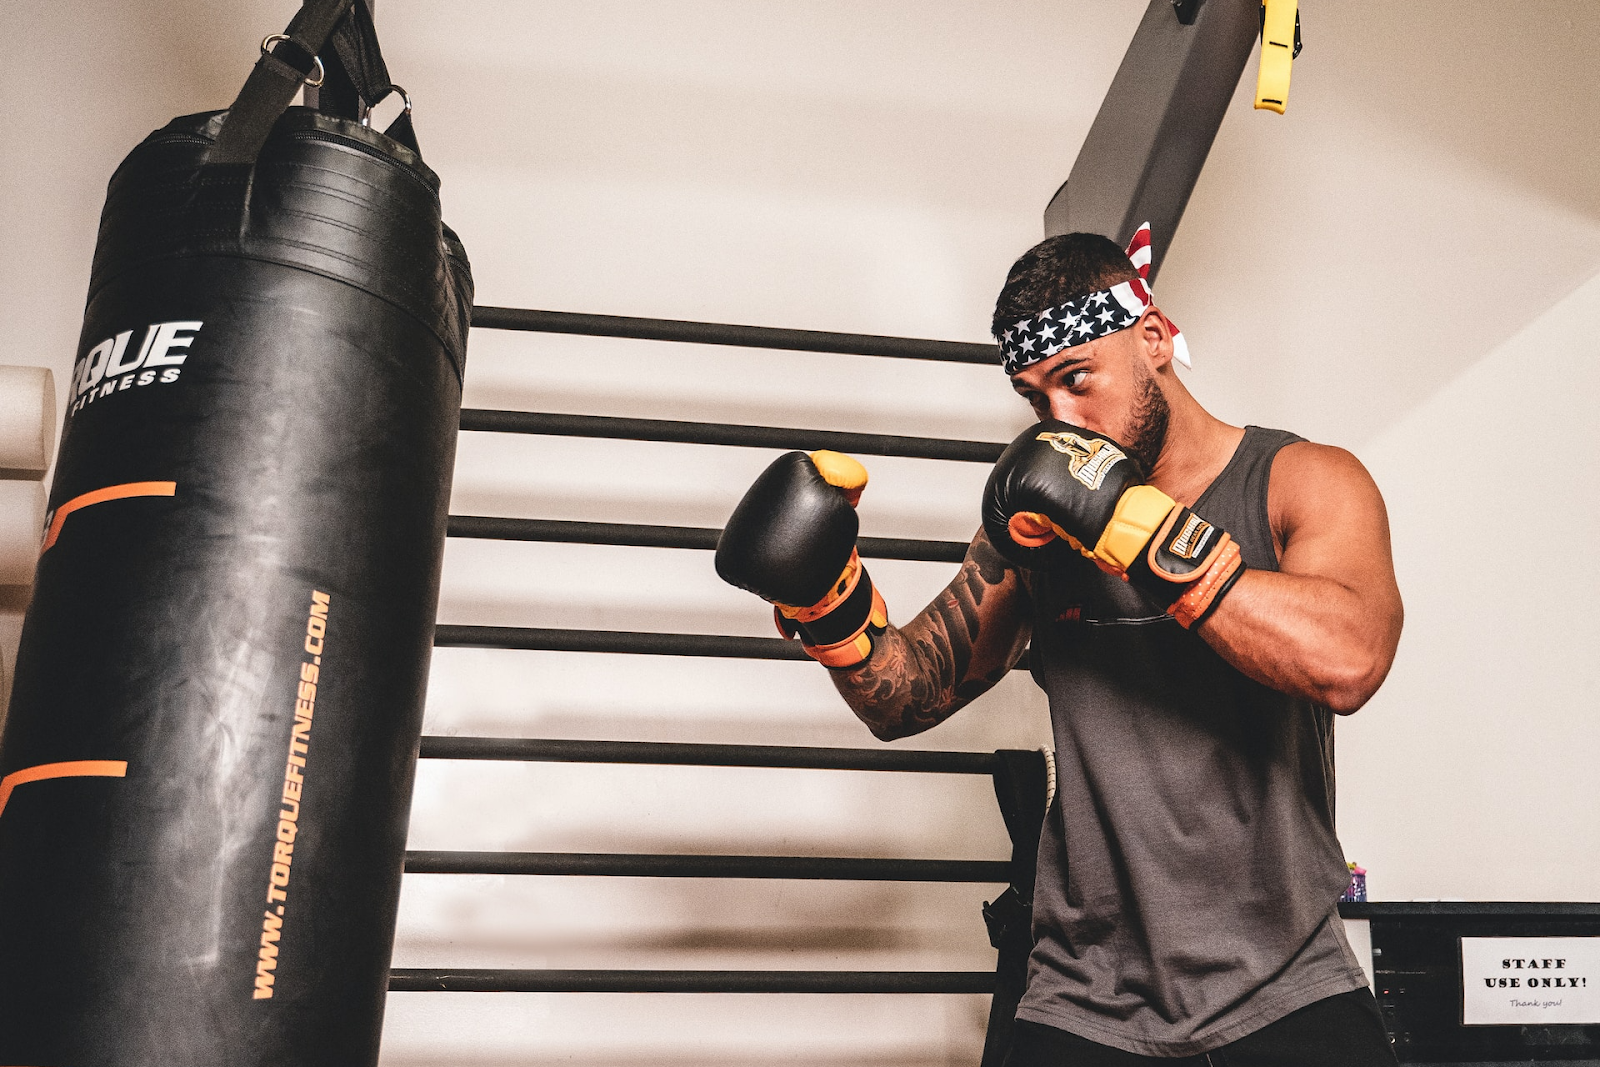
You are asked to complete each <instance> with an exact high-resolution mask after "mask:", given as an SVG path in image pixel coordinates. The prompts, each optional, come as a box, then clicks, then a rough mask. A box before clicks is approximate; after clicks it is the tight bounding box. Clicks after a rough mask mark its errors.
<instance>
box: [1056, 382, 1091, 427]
mask: <svg viewBox="0 0 1600 1067" xmlns="http://www.w3.org/2000/svg"><path fill="white" fill-rule="evenodd" d="M1045 404H1046V407H1047V408H1048V410H1049V412H1050V417H1051V418H1052V419H1055V420H1056V421H1057V422H1070V423H1071V424H1072V425H1074V426H1082V427H1083V428H1084V429H1086V430H1087V429H1091V428H1092V427H1089V426H1085V425H1084V421H1083V413H1082V412H1081V411H1079V410H1078V408H1079V405H1078V403H1077V400H1076V399H1075V398H1074V397H1073V396H1071V395H1070V394H1067V393H1059V392H1053V391H1052V392H1049V393H1046V394H1045Z"/></svg>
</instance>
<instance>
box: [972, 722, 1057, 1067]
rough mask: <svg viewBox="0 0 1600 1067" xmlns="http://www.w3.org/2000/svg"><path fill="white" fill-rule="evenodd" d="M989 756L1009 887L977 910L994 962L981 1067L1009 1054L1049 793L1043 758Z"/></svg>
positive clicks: (1012, 753)
mask: <svg viewBox="0 0 1600 1067" xmlns="http://www.w3.org/2000/svg"><path fill="white" fill-rule="evenodd" d="M995 756H996V758H997V759H998V760H999V765H998V766H997V767H996V769H995V772H994V795H995V799H996V800H998V801H999V802H1000V815H1001V817H1002V818H1004V819H1005V823H1006V833H1007V834H1009V835H1010V837H1011V884H1010V886H1008V887H1007V888H1006V891H1005V892H1004V893H1002V894H1000V896H999V897H997V898H995V900H994V901H993V902H992V903H988V904H985V905H984V906H983V921H984V923H985V924H986V925H987V926H988V927H989V943H990V944H991V945H993V946H994V947H995V948H996V949H997V950H998V952H999V956H998V959H997V961H996V964H995V982H994V1000H993V1001H991V1002H990V1006H989V1029H988V1032H987V1033H986V1034H985V1035H984V1039H983V1060H982V1064H981V1067H1000V1065H1001V1063H1003V1062H1004V1060H1005V1058H1006V1053H1007V1052H1009V1051H1010V1050H1011V1031H1012V1029H1013V1025H1014V1023H1015V1022H1016V1017H1017V1005H1018V1004H1020V1003H1021V1002H1022V992H1023V989H1024V988H1026V986H1027V984H1028V956H1029V954H1030V953H1032V951H1033V880H1034V875H1035V874H1036V872H1037V871H1038V865H1039V835H1040V833H1041V832H1042V831H1043V829H1044V816H1045V811H1046V810H1047V809H1048V808H1049V806H1050V799H1051V794H1053V793H1054V789H1053V788H1052V782H1051V777H1052V776H1051V768H1050V759H1049V754H1048V753H1046V752H1042V751H1039V750H1037V749H1030V750H1018V749H1001V750H1000V751H999V752H996V753H995Z"/></svg>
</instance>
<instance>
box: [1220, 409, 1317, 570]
mask: <svg viewBox="0 0 1600 1067" xmlns="http://www.w3.org/2000/svg"><path fill="white" fill-rule="evenodd" d="M1304 440H1305V438H1304V437H1301V436H1299V435H1298V434H1293V433H1290V432H1288V431H1287V430H1269V429H1266V428H1265V427H1261V426H1246V427H1245V428H1244V438H1243V439H1242V440H1241V441H1240V442H1239V447H1238V448H1237V449H1235V450H1234V453H1233V458H1232V459H1230V460H1229V461H1228V465H1227V466H1226V467H1224V468H1223V469H1222V473H1221V474H1219V475H1217V478H1216V480H1215V481H1213V482H1212V483H1211V484H1210V485H1209V486H1208V487H1207V488H1206V491H1205V492H1204V493H1201V494H1200V499H1199V500H1197V501H1195V510H1196V511H1197V512H1199V513H1200V514H1201V515H1202V516H1204V517H1205V518H1207V519H1209V520H1210V521H1212V522H1214V523H1216V524H1217V525H1218V526H1221V527H1222V528H1223V529H1224V530H1227V531H1228V532H1229V533H1230V534H1232V535H1233V539H1234V540H1235V541H1237V542H1238V543H1239V551H1240V552H1241V553H1242V554H1243V556H1244V562H1245V565H1246V566H1249V567H1255V568H1257V569H1258V570H1269V571H1275V570H1277V569H1278V553H1277V550H1276V548H1275V547H1274V545H1273V542H1272V520H1271V519H1270V518H1269V517H1268V515H1267V486H1268V482H1269V479H1270V478H1271V476H1272V461H1273V459H1274V458H1276V457H1277V455H1278V452H1279V450H1281V449H1282V448H1283V447H1284V446H1285V445H1291V444H1294V443H1295V442H1297V441H1304Z"/></svg>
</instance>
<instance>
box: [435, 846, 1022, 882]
mask: <svg viewBox="0 0 1600 1067" xmlns="http://www.w3.org/2000/svg"><path fill="white" fill-rule="evenodd" d="M405 869H406V873H407V874H555V875H577V876H589V877H613V878H798V879H838V880H845V881H861V882H987V883H996V882H998V883H1004V882H1006V881H1008V880H1009V879H1010V877H1011V873H1010V872H1011V864H1010V863H1009V862H1008V861H1006V860H915V859H878V858H855V857H833V856H685V855H640V854H628V853H609V852H407V853H406V868H405Z"/></svg>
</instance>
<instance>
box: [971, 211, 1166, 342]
mask: <svg viewBox="0 0 1600 1067" xmlns="http://www.w3.org/2000/svg"><path fill="white" fill-rule="evenodd" d="M1138 276H1139V272H1138V271H1136V270H1134V268H1133V264H1132V263H1131V262H1130V261H1129V260H1128V254H1127V253H1126V252H1124V251H1123V250H1122V249H1121V248H1118V247H1117V243H1116V242H1115V241H1113V240H1111V239H1110V238H1108V237H1102V236H1100V235H1099V234H1097V233H1064V234H1061V235H1060V236H1057V237H1047V238H1045V239H1044V240H1043V241H1040V242H1039V243H1038V244H1036V245H1034V246H1033V247H1032V248H1030V249H1028V250H1027V251H1026V252H1024V253H1022V258H1020V259H1018V260H1017V261H1016V262H1015V263H1013V264H1012V265H1011V271H1010V273H1008V274H1007V275H1006V284H1005V287H1004V288H1002V289H1001V290H1000V295H999V297H997V298H996V299H995V303H994V323H993V332H994V335H995V336H996V337H999V336H1000V334H1001V333H1003V332H1004V331H1005V330H1006V329H1008V328H1010V327H1011V326H1012V325H1013V324H1014V323H1016V322H1018V321H1019V320H1021V319H1026V318H1031V317H1033V316H1034V315H1037V314H1038V313H1039V312H1041V311H1043V310H1044V309H1045V308H1052V307H1058V306H1059V305H1061V304H1065V303H1066V302H1067V301H1069V300H1073V299H1076V298H1078V297H1081V296H1085V295H1087V294H1088V293H1093V292H1097V291H1099V290H1101V289H1109V288H1111V287H1112V286H1113V285H1116V284H1117V283H1118V282H1125V281H1128V280H1129V279H1130V278H1137V277H1138Z"/></svg>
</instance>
